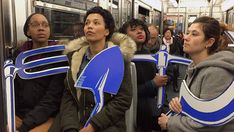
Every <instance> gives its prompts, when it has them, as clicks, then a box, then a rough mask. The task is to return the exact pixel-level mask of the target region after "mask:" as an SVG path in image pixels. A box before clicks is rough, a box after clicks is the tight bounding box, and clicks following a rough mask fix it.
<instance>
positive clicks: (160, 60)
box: [132, 45, 191, 108]
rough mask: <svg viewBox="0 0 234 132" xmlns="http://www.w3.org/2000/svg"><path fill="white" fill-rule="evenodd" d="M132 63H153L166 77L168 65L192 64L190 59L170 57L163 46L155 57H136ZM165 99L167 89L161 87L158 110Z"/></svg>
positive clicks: (160, 73) (159, 89)
mask: <svg viewBox="0 0 234 132" xmlns="http://www.w3.org/2000/svg"><path fill="white" fill-rule="evenodd" d="M132 61H133V62H134V61H149V62H153V63H155V64H156V65H157V68H158V69H159V75H166V68H167V65H168V63H179V64H184V65H189V64H190V63H191V60H190V59H187V58H184V57H179V56H174V55H170V54H169V53H168V50H167V48H166V46H164V45H162V46H161V49H160V51H159V52H157V53H156V54H153V55H150V54H149V55H140V54H139V55H134V57H133V59H132ZM164 98H165V88H164V86H163V87H160V88H158V96H157V105H158V108H161V107H162V105H163V104H164Z"/></svg>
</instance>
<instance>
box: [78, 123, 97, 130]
mask: <svg viewBox="0 0 234 132" xmlns="http://www.w3.org/2000/svg"><path fill="white" fill-rule="evenodd" d="M79 132H95V130H94V128H93V126H92V125H91V124H89V125H88V126H87V127H84V128H82V129H81V130H80V131H79Z"/></svg>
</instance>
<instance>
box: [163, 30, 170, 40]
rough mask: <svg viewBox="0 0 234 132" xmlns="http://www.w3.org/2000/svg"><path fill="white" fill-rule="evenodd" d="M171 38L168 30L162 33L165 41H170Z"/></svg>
mask: <svg viewBox="0 0 234 132" xmlns="http://www.w3.org/2000/svg"><path fill="white" fill-rule="evenodd" d="M171 36H172V34H171V31H170V30H167V31H166V32H165V33H164V37H165V39H167V40H170V39H171Z"/></svg>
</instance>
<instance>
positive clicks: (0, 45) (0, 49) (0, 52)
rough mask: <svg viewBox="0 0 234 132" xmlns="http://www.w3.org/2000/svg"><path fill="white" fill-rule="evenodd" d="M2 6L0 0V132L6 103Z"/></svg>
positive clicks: (3, 126) (4, 129)
mask: <svg viewBox="0 0 234 132" xmlns="http://www.w3.org/2000/svg"><path fill="white" fill-rule="evenodd" d="M2 9H3V5H2V0H0V72H1V77H0V131H1V132H6V103H5V90H4V88H5V86H4V74H3V73H4V71H3V62H4V53H5V51H4V49H5V47H4V42H3V23H2V22H3V15H2V14H3V11H2Z"/></svg>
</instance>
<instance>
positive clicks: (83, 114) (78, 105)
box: [50, 7, 136, 132]
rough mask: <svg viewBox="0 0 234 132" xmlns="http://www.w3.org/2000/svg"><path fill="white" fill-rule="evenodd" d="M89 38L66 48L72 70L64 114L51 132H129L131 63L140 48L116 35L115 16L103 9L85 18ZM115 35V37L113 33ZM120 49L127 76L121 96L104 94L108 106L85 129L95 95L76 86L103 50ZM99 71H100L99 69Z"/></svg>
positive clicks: (98, 9)
mask: <svg viewBox="0 0 234 132" xmlns="http://www.w3.org/2000/svg"><path fill="white" fill-rule="evenodd" d="M84 23H85V26H84V33H85V36H84V37H81V38H78V39H75V40H73V41H71V42H69V43H68V44H67V45H66V51H65V53H66V54H68V57H69V63H70V67H71V68H70V71H69V72H68V74H67V78H66V82H65V84H66V90H65V92H64V94H63V98H62V103H61V108H60V114H59V116H57V118H56V121H55V122H54V124H53V125H52V127H51V129H50V131H51V132H78V131H79V132H94V131H96V132H122V131H126V125H125V111H126V110H127V109H129V107H130V104H131V100H132V86H131V76H130V62H131V57H132V56H133V54H134V52H135V50H136V46H135V43H134V41H132V40H131V39H130V38H129V37H127V36H126V35H123V34H119V33H114V28H115V24H114V19H113V17H112V15H111V13H110V12H109V11H107V10H105V9H103V8H101V7H94V8H91V9H90V10H89V11H87V13H86V15H85V17H84ZM113 33H114V34H113ZM115 45H117V46H119V47H120V50H121V52H122V55H123V58H124V77H123V81H122V83H121V86H120V89H119V91H118V93H117V95H111V94H108V93H104V105H103V107H102V109H101V110H100V111H99V112H98V113H97V114H96V115H94V116H93V117H92V118H91V120H90V123H89V124H88V126H87V127H84V125H85V123H86V121H87V120H88V118H89V116H90V114H91V112H92V110H93V108H94V106H95V101H94V96H93V94H92V92H91V91H89V90H86V89H80V88H78V89H76V88H75V87H74V84H75V82H76V80H77V78H78V77H79V76H80V74H81V72H82V71H83V69H84V67H85V66H86V65H87V64H88V63H89V62H90V60H91V59H92V58H93V57H94V56H95V55H97V54H98V53H100V52H101V51H102V50H104V49H106V48H108V47H113V46H115ZM97 70H98V69H97Z"/></svg>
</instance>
